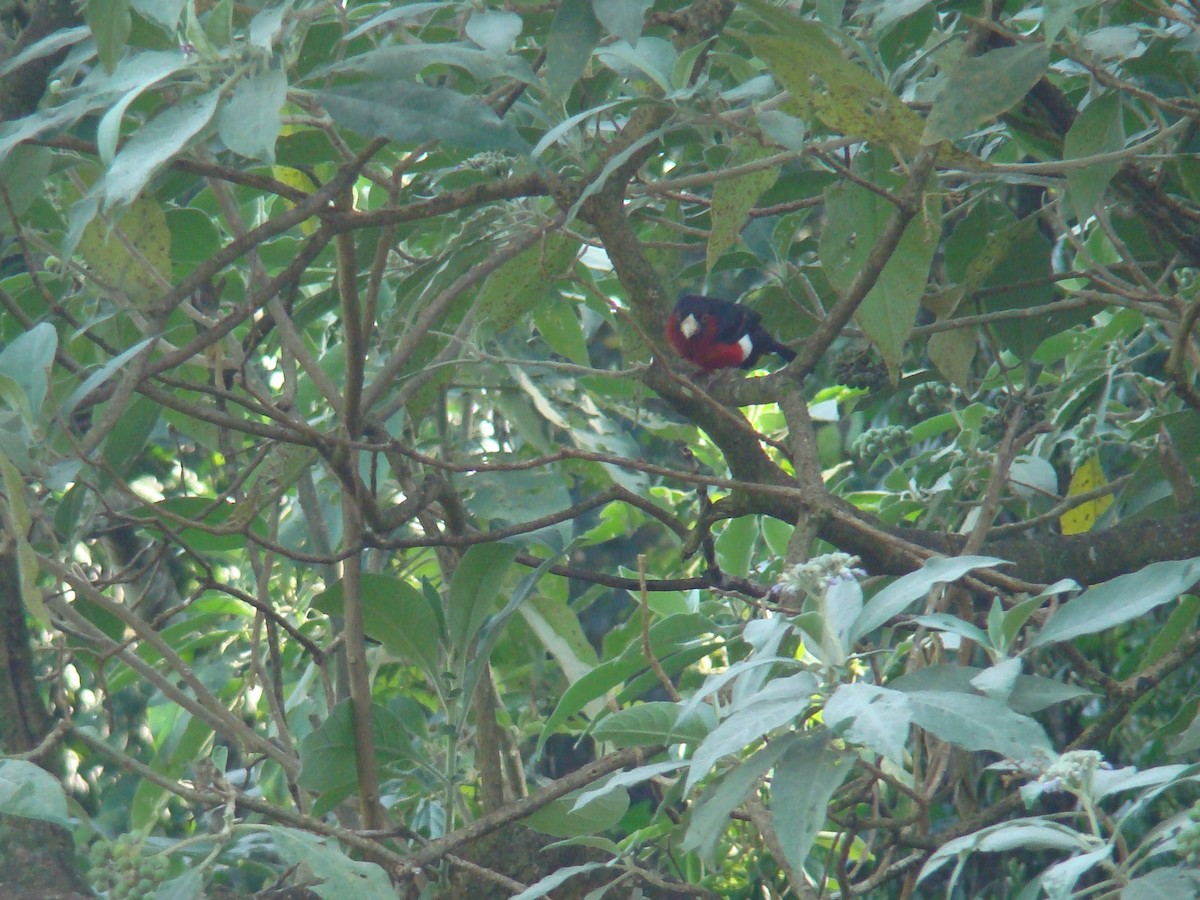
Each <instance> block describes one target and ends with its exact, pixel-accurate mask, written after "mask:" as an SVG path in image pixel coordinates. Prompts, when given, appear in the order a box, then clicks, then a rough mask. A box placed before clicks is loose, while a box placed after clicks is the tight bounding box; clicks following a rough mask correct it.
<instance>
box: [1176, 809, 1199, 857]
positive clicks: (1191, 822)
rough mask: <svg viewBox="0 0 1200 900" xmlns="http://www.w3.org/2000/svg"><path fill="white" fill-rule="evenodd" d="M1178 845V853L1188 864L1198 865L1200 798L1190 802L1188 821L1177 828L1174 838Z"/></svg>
mask: <svg viewBox="0 0 1200 900" xmlns="http://www.w3.org/2000/svg"><path fill="white" fill-rule="evenodd" d="M1176 840H1177V841H1178V845H1179V855H1180V856H1182V857H1183V859H1184V862H1186V863H1187V864H1188V865H1189V866H1200V800H1197V801H1196V802H1195V803H1193V804H1192V808H1191V809H1189V810H1188V821H1187V824H1186V825H1184V826H1183V827H1182V828H1181V829H1179V837H1178V838H1177V839H1176Z"/></svg>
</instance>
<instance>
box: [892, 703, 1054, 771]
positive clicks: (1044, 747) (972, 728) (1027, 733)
mask: <svg viewBox="0 0 1200 900" xmlns="http://www.w3.org/2000/svg"><path fill="white" fill-rule="evenodd" d="M908 699H909V702H910V703H911V705H912V713H913V722H914V723H916V724H917V725H920V726H921V727H922V728H924V729H925V730H926V731H928V732H930V733H931V734H933V735H935V736H937V737H939V738H941V739H942V740H943V741H946V742H948V743H951V744H954V745H955V746H956V747H962V748H963V749H964V750H991V751H992V752H994V753H999V754H1000V755H1001V756H1005V757H1008V758H1009V759H1015V760H1026V759H1033V758H1034V757H1035V756H1036V755H1037V754H1038V753H1039V752H1041V753H1044V752H1046V751H1048V750H1050V749H1051V743H1050V738H1049V737H1047V736H1046V732H1045V731H1043V730H1042V726H1041V725H1039V724H1038V723H1037V722H1035V721H1034V720H1033V719H1030V718H1028V717H1027V716H1023V715H1020V714H1019V713H1016V712H1014V711H1013V710H1011V709H1009V708H1008V707H1007V706H1005V705H1004V704H1003V703H1000V702H999V701H997V700H993V699H992V698H990V697H983V696H979V695H973V694H962V693H956V692H953V691H910V692H909V693H908Z"/></svg>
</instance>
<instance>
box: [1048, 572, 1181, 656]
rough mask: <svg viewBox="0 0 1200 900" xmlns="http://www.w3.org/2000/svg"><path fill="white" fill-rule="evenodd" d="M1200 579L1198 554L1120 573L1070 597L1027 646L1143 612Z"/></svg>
mask: <svg viewBox="0 0 1200 900" xmlns="http://www.w3.org/2000/svg"><path fill="white" fill-rule="evenodd" d="M1197 581H1200V556H1197V557H1193V558H1191V559H1182V560H1170V561H1168V562H1158V563H1151V564H1150V565H1148V566H1146V567H1145V568H1144V569H1139V570H1138V571H1137V572H1131V573H1130V574H1128V575H1119V576H1117V577H1116V578H1113V579H1112V580H1110V581H1105V582H1103V583H1102V584H1098V585H1096V586H1095V587H1093V588H1090V589H1088V590H1086V591H1084V592H1083V593H1082V594H1080V595H1079V596H1078V597H1076V598H1075V599H1074V600H1069V601H1068V602H1066V603H1065V604H1063V605H1062V606H1061V607H1059V608H1058V610H1056V611H1055V613H1054V615H1052V616H1051V617H1050V620H1049V621H1048V622H1047V623H1046V624H1045V625H1044V626H1043V627H1042V630H1041V631H1039V632H1038V633H1037V634H1036V635H1035V636H1034V638H1033V640H1031V641H1030V642H1029V647H1030V649H1032V648H1034V647H1044V646H1046V645H1047V644H1055V643H1058V642H1059V641H1069V640H1071V639H1072V638H1077V637H1079V636H1080V635H1084V634H1095V633H1096V632H1099V631H1104V630H1105V629H1108V628H1114V627H1116V626H1117V625H1121V624H1122V623H1124V622H1129V621H1132V620H1133V619H1138V618H1141V617H1142V616H1144V615H1145V614H1146V613H1148V612H1150V610H1152V609H1154V608H1155V607H1157V606H1161V605H1162V604H1164V603H1170V602H1171V601H1172V600H1174V599H1175V598H1176V597H1178V596H1179V595H1180V594H1182V593H1183V592H1184V591H1186V590H1187V589H1188V588H1190V587H1191V586H1192V585H1194V584H1195V583H1196V582H1197Z"/></svg>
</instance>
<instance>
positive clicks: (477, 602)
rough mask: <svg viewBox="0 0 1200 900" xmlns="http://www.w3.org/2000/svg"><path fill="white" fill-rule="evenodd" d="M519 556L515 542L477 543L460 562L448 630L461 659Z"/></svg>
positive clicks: (448, 612) (450, 600) (453, 582)
mask: <svg viewBox="0 0 1200 900" xmlns="http://www.w3.org/2000/svg"><path fill="white" fill-rule="evenodd" d="M516 555H517V548H516V547H514V546H513V545H512V544H476V545H475V546H474V547H471V548H469V549H468V550H467V552H466V553H464V554H463V555H462V559H460V560H459V561H458V566H457V567H456V568H455V570H454V575H453V577H452V578H451V579H450V591H449V595H448V597H447V599H446V632H447V636H448V638H449V640H450V647H451V649H453V650H454V652H455V654H456V655H457V657H458V658H459V659H460V660H464V661H465V660H466V659H467V656H468V650H469V648H470V646H471V641H473V640H474V639H475V635H476V634H477V633H478V632H479V628H480V626H481V625H483V620H484V619H486V618H487V617H488V614H489V613H491V611H492V609H493V607H494V606H495V604H496V599H497V598H498V597H499V596H500V590H501V588H503V587H504V576H505V575H506V574H507V573H508V569H509V566H511V565H512V562H513V559H514V558H515V557H516Z"/></svg>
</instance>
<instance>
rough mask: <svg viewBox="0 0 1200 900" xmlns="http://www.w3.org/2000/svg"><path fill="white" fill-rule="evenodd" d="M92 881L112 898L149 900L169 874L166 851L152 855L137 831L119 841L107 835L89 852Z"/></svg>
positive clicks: (95, 886) (93, 845)
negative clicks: (163, 853) (106, 838)
mask: <svg viewBox="0 0 1200 900" xmlns="http://www.w3.org/2000/svg"><path fill="white" fill-rule="evenodd" d="M88 861H89V862H90V863H91V869H90V870H89V871H88V881H89V882H90V883H91V886H92V889H93V890H95V891H96V892H97V893H100V892H104V893H105V894H106V896H107V897H108V898H109V900H148V898H150V897H153V896H154V893H155V891H156V890H158V885H159V884H160V883H161V882H162V881H163V879H164V878H165V876H166V874H167V866H168V865H169V862H168V860H167V857H166V856H163V855H162V854H154V855H150V854H148V853H147V852H146V847H145V844H143V843H142V840H141V837H140V836H139V835H137V834H123V835H121V836H119V837H118V838H116V839H115V840H112V841H108V840H105V839H103V838H101V839H100V840H98V841H96V842H95V843H94V844H92V846H91V849H90V850H89V851H88Z"/></svg>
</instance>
